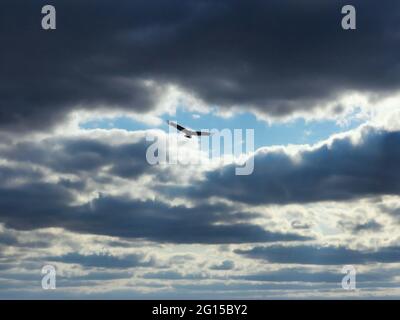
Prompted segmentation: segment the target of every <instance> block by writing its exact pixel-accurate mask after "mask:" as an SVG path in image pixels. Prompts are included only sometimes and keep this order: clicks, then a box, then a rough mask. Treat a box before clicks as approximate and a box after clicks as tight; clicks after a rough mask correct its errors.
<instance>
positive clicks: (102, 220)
mask: <svg viewBox="0 0 400 320" xmlns="http://www.w3.org/2000/svg"><path fill="white" fill-rule="evenodd" d="M73 199H74V198H73V195H72V193H71V191H69V190H68V189H66V188H65V187H63V186H61V185H56V184H46V183H37V184H30V185H28V184H27V185H23V186H18V187H13V188H0V221H1V222H3V223H4V224H5V226H6V227H9V228H15V229H20V230H32V229H35V228H45V227H62V228H65V229H68V230H70V231H75V232H81V233H89V234H98V235H108V236H115V237H126V238H140V239H147V240H151V241H159V242H172V243H205V244H207V243H210V244H211V243H245V242H273V241H295V240H308V239H309V238H308V237H303V236H301V235H298V234H295V233H279V232H269V231H267V230H265V229H263V228H262V227H260V226H258V225H255V224H251V223H250V221H251V219H253V218H255V217H257V215H254V214H251V213H247V214H246V215H245V214H244V213H241V212H235V210H234V208H232V207H229V206H226V205H222V204H220V205H198V206H195V207H193V208H188V207H184V206H176V207H172V206H168V205H166V204H164V203H162V202H158V201H139V200H130V199H127V198H126V197H111V196H100V197H99V198H97V199H94V200H92V201H90V202H89V203H87V204H84V205H75V206H73V205H72V204H71V203H73ZM21 200H23V201H21ZM243 220H244V221H243Z"/></svg>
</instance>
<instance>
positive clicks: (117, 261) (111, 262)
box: [43, 252, 155, 269]
mask: <svg viewBox="0 0 400 320" xmlns="http://www.w3.org/2000/svg"><path fill="white" fill-rule="evenodd" d="M43 260H47V261H51V262H62V263H73V264H79V265H81V266H84V267H97V268H107V269H113V268H120V269H123V268H135V267H151V266H154V265H155V261H154V259H153V258H150V259H146V257H145V256H144V255H143V254H129V255H125V256H114V255H111V254H87V255H85V254H80V253H76V252H71V253H67V254H64V255H61V256H48V257H45V258H44V259H43Z"/></svg>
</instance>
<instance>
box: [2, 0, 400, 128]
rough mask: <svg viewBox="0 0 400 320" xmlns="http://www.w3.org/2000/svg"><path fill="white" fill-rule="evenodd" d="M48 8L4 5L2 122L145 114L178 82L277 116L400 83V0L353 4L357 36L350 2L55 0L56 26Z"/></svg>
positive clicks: (217, 101) (28, 124) (221, 102)
mask: <svg viewBox="0 0 400 320" xmlns="http://www.w3.org/2000/svg"><path fill="white" fill-rule="evenodd" d="M44 4H46V2H44V1H42V0H35V1H30V2H29V3H28V4H26V3H23V2H22V1H14V0H13V1H11V0H9V1H5V2H4V3H3V10H2V11H1V13H0V20H1V21H3V23H4V25H7V26H8V28H7V31H6V32H5V31H3V32H2V33H1V38H2V39H3V50H2V60H3V61H5V63H4V65H3V68H2V73H1V75H0V83H1V86H0V88H1V89H0V97H1V99H0V105H1V109H0V125H1V127H2V128H3V129H4V128H6V129H8V130H25V131H30V130H41V129H44V128H47V127H48V126H51V125H54V124H57V123H59V122H60V121H62V120H63V119H64V117H65V115H66V114H68V113H69V112H70V111H71V110H76V109H85V110H93V109H99V108H103V110H104V108H107V110H117V109H120V110H121V109H124V110H126V111H132V112H136V113H138V114H144V113H148V112H151V111H152V110H154V109H155V108H156V107H157V105H158V104H159V102H160V100H161V99H162V97H163V96H164V95H165V93H166V89H165V88H167V87H169V86H171V85H172V86H175V87H177V88H180V89H181V90H182V91H184V92H190V93H191V94H192V95H194V96H195V97H198V98H199V99H201V100H203V101H205V102H206V104H210V105H218V106H220V107H221V108H231V107H233V106H239V107H244V108H248V109H249V110H250V109H252V110H255V111H257V112H258V113H261V114H266V115H272V116H284V115H290V114H292V113H294V112H297V111H307V110H308V111H310V110H315V108H316V107H317V106H318V105H323V104H324V103H326V102H327V101H334V99H336V98H337V97H338V96H340V95H344V94H346V93H347V92H349V91H357V92H371V93H377V94H379V93H388V92H391V91H395V90H398V89H399V81H400V78H399V76H398V73H397V72H395V71H394V70H395V69H394V68H395V67H394V66H396V65H397V56H398V53H399V48H400V45H399V43H398V38H397V33H396V30H398V28H399V21H398V19H397V16H396V12H398V10H399V6H400V4H399V3H398V1H392V0H389V1H386V2H385V5H381V4H378V3H376V2H373V1H361V0H354V1H353V2H352V5H354V6H355V7H356V9H357V23H358V28H357V30H356V31H344V30H343V29H342V28H341V26H340V23H341V19H342V17H343V16H342V14H341V8H342V6H344V5H345V4H347V2H345V1H335V2H332V1H330V2H321V1H316V0H308V1H305V2H302V5H301V6H299V5H298V2H297V1H295V0H284V1H283V2H282V1H268V2H266V1H256V2H252V3H246V2H242V1H239V0H237V1H222V2H221V1H218V2H211V1H207V0H200V1H199V0H193V1H185V2H182V1H168V3H165V2H164V1H151V2H146V1H134V2H132V1H128V0H126V1H120V2H119V3H118V6H117V5H115V4H113V3H110V2H108V1H98V2H96V10H93V7H92V6H89V5H88V4H87V3H85V2H81V1H68V2H65V1H53V3H52V5H54V6H55V7H56V10H57V29H56V30H54V31H44V30H42V29H41V28H40V27H39V26H40V19H41V17H42V16H41V14H40V8H41V6H43V5H44ZM9 12H18V19H15V16H13V15H10V14H9ZM20 21H22V22H20ZM4 30H5V29H4ZM83 30H84V31H83ZM15 39H18V41H15ZM371 39H373V41H371ZM32 48H35V50H32ZM343 48H346V50H343ZM25 52H30V54H29V55H28V56H27V55H26V54H25ZM366 52H369V53H370V54H365V53H366ZM371 56H373V59H372V58H371ZM334 109H335V110H340V109H341V108H340V106H336V108H334Z"/></svg>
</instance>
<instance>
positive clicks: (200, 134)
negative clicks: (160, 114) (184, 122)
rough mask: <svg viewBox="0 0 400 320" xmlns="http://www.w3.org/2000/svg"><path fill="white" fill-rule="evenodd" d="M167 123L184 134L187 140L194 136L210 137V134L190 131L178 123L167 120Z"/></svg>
mask: <svg viewBox="0 0 400 320" xmlns="http://www.w3.org/2000/svg"><path fill="white" fill-rule="evenodd" d="M167 123H168V124H169V125H170V126H171V127H174V128H176V129H177V130H178V131H181V132H183V134H184V135H185V137H186V138H189V139H191V138H192V136H210V135H211V134H210V132H206V131H194V130H190V129H187V128H185V127H183V126H181V125H179V124H177V123H176V122H173V121H169V120H167Z"/></svg>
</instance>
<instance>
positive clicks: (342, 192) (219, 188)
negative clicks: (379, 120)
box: [166, 128, 400, 204]
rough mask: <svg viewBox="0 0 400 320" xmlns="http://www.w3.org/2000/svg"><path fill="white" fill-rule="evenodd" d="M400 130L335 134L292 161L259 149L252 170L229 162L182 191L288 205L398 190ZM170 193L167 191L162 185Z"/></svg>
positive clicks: (276, 153) (255, 202) (399, 185)
mask: <svg viewBox="0 0 400 320" xmlns="http://www.w3.org/2000/svg"><path fill="white" fill-rule="evenodd" d="M399 147H400V132H386V131H380V130H377V129H372V128H364V130H363V137H362V141H361V142H360V143H358V144H354V143H352V141H351V139H349V138H343V139H335V140H334V142H333V143H332V144H331V146H328V145H326V144H324V145H322V146H320V147H318V148H316V149H314V150H308V151H302V152H301V161H300V162H298V163H297V162H294V161H293V160H292V159H291V157H290V156H289V155H288V154H286V153H285V152H283V151H271V152H267V153H257V154H256V155H255V157H254V172H253V174H251V175H247V176H237V175H235V166H233V165H229V166H225V167H223V168H221V169H218V170H215V171H211V172H209V173H207V174H206V180H205V181H204V182H202V183H201V184H198V185H196V186H193V187H190V188H189V189H186V190H182V189H179V190H173V191H172V192H186V194H188V195H190V196H192V197H195V198H201V199H204V198H205V197H210V196H215V195H218V196H220V197H224V198H228V199H230V200H234V201H241V202H245V203H251V204H270V203H274V204H287V203H305V202H314V201H324V200H332V201H335V200H349V199H353V198H358V197H367V196H374V195H384V194H399V193H400V171H399V163H400V148H399ZM166 192H168V190H166Z"/></svg>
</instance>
